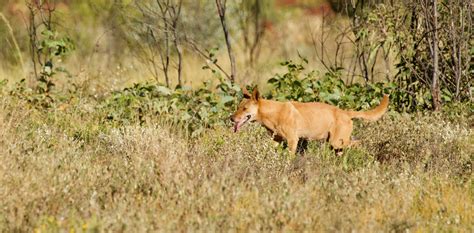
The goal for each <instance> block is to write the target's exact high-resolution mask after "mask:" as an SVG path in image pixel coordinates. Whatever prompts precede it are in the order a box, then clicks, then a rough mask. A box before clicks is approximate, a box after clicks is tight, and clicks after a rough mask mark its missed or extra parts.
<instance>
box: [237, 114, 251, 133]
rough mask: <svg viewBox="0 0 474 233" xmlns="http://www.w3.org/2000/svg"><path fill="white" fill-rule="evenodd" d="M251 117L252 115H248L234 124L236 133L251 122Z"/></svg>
mask: <svg viewBox="0 0 474 233" xmlns="http://www.w3.org/2000/svg"><path fill="white" fill-rule="evenodd" d="M250 117H251V116H250V115H247V116H246V117H245V118H244V119H242V120H240V121H237V122H235V124H234V133H235V132H237V131H238V130H239V129H240V127H242V125H244V124H245V123H247V121H249V120H250Z"/></svg>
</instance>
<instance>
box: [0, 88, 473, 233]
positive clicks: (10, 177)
mask: <svg viewBox="0 0 474 233" xmlns="http://www.w3.org/2000/svg"><path fill="white" fill-rule="evenodd" d="M99 104H100V102H99V101H96V100H94V99H89V98H81V100H80V101H77V102H74V104H71V105H70V106H69V107H68V108H65V109H64V110H58V108H52V109H48V110H38V109H36V108H33V107H31V106H30V105H28V104H26V103H25V102H23V101H22V100H19V99H17V98H16V97H12V96H10V95H7V94H2V95H1V97H0V107H1V108H2V109H4V110H3V111H1V112H0V129H1V130H0V197H1V198H0V208H1V211H0V231H1V232H15V231H37V232H58V231H74V232H86V231H87V232H96V231H99V232H102V231H112V232H144V231H173V232H174V231H205V232H225V231H285V232H287V231H298V232H300V231H306V232H314V231H343V232H347V231H352V230H354V231H359V232H381V231H384V232H388V231H394V232H400V231H405V230H410V231H418V230H419V231H421V232H433V231H435V232H439V231H455V232H472V230H473V222H474V212H473V211H472V210H473V208H474V182H473V175H472V161H473V154H474V153H473V152H474V151H473V144H474V143H473V142H474V136H473V134H472V129H470V128H469V124H470V122H472V119H469V118H467V117H465V116H464V117H459V118H457V120H456V121H447V120H443V119H445V117H444V115H440V114H418V115H393V116H388V115H387V116H385V117H384V118H383V119H382V120H380V121H378V122H375V123H363V122H362V123H361V122H359V123H358V124H357V125H358V126H357V127H356V130H355V132H356V135H357V136H358V137H359V138H361V139H362V140H363V142H362V145H361V146H360V147H358V148H353V149H348V150H346V151H345V154H344V155H342V156H336V155H334V153H333V152H332V151H331V150H330V149H329V148H328V146H327V145H326V144H325V143H323V142H311V143H310V144H309V147H308V150H307V152H306V153H305V154H304V156H300V157H298V158H297V159H295V160H290V159H288V158H287V153H286V152H285V151H284V150H283V149H282V147H281V146H275V145H274V144H273V142H272V141H271V140H270V137H269V136H268V135H267V133H266V132H265V130H264V129H262V127H260V126H258V125H249V126H247V127H245V128H244V129H243V130H242V131H241V132H239V133H236V134H234V133H232V132H231V129H230V127H229V128H225V127H219V128H215V129H209V130H207V131H206V132H204V133H203V134H202V136H199V137H197V138H189V137H187V136H185V134H184V133H183V131H182V130H180V129H178V128H175V127H172V126H170V125H169V124H168V123H166V121H164V120H162V119H157V118H156V117H155V118H154V117H152V116H150V117H149V118H148V119H149V120H147V121H146V122H144V123H143V124H142V125H139V124H130V125H122V126H112V125H110V124H106V123H104V121H103V120H102V117H103V116H102V115H101V114H102V113H101V112H100V111H98V110H97V108H96V106H98V105H99ZM471 125H472V123H471Z"/></svg>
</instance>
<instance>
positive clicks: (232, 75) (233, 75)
mask: <svg viewBox="0 0 474 233" xmlns="http://www.w3.org/2000/svg"><path fill="white" fill-rule="evenodd" d="M216 5H217V12H218V13H219V17H220V19H221V24H222V29H223V30H224V37H225V42H226V45H227V52H228V53H229V59H230V69H231V71H230V81H231V82H232V83H233V82H234V81H235V78H236V76H237V69H236V67H235V57H234V53H233V51H232V45H231V41H230V36H229V30H228V29H227V25H226V22H225V11H226V9H225V1H224V5H222V2H221V0H216Z"/></svg>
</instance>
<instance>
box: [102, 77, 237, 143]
mask: <svg viewBox="0 0 474 233" xmlns="http://www.w3.org/2000/svg"><path fill="white" fill-rule="evenodd" d="M214 89H216V91H214ZM240 91H241V90H240V87H239V86H237V85H234V84H232V83H230V82H229V81H227V80H224V79H219V83H218V85H216V86H215V87H213V86H212V84H211V82H204V83H203V85H202V86H201V87H200V88H197V89H195V90H193V89H190V88H186V87H183V88H177V89H175V90H172V89H169V88H167V87H165V86H164V85H160V84H157V85H155V84H135V85H134V86H133V87H130V88H126V89H124V90H123V91H117V92H114V93H113V94H112V95H111V96H110V97H108V98H107V99H106V100H105V101H104V103H103V104H102V105H101V106H100V109H101V110H102V111H105V114H106V121H108V122H111V123H113V124H130V123H134V122H140V123H143V122H144V121H146V117H155V116H158V117H160V118H162V119H164V120H166V121H169V122H171V123H172V124H174V125H182V126H185V128H186V129H187V130H188V132H189V133H190V135H191V136H196V135H198V134H200V133H201V132H202V131H203V130H204V129H205V128H208V127H213V126H217V125H225V124H226V122H227V121H226V119H228V118H229V117H230V112H232V111H233V110H234V106H235V105H236V103H237V101H238V98H235V96H236V95H237V94H238V93H240Z"/></svg>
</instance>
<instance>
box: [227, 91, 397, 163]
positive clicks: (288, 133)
mask: <svg viewBox="0 0 474 233" xmlns="http://www.w3.org/2000/svg"><path fill="white" fill-rule="evenodd" d="M243 93H244V99H243V100H242V102H240V104H239V107H238V109H237V111H236V112H235V113H234V115H232V118H231V119H232V121H233V122H234V124H235V125H234V132H237V131H238V130H239V129H240V127H242V125H244V124H245V123H247V122H251V121H257V122H259V123H261V124H262V125H263V126H265V127H266V128H267V129H268V130H269V131H270V132H271V133H272V134H273V135H274V136H276V137H280V139H285V140H286V141H287V142H288V147H289V148H288V149H289V150H290V153H291V154H294V153H295V152H296V149H297V145H298V140H299V139H300V138H305V139H309V140H319V139H327V140H328V141H329V143H330V144H331V146H332V147H333V148H334V149H336V150H337V149H341V148H344V147H348V146H351V145H353V144H354V143H355V141H352V140H351V133H352V128H353V126H352V118H363V119H367V120H371V121H375V120H377V119H379V118H380V117H382V115H383V114H384V113H385V112H386V111H387V107H388V95H384V97H383V99H382V101H381V102H380V105H379V106H377V107H376V108H374V109H372V110H369V111H365V112H357V111H350V110H342V109H340V108H338V107H336V106H332V105H329V104H325V103H318V102H310V103H300V102H294V101H291V102H279V101H273V100H266V99H263V98H260V94H259V92H258V89H257V87H255V89H254V91H253V93H252V94H250V93H249V92H248V91H247V90H246V89H245V88H244V89H243ZM274 139H275V140H278V138H274Z"/></svg>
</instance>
